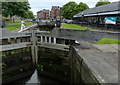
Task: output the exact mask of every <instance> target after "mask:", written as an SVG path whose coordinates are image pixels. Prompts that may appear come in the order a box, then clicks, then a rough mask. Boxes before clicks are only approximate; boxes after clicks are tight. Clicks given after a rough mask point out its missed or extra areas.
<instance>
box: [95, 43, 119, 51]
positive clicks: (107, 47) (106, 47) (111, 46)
mask: <svg viewBox="0 0 120 85" xmlns="http://www.w3.org/2000/svg"><path fill="white" fill-rule="evenodd" d="M93 46H95V47H97V49H99V50H101V51H102V52H118V51H120V48H119V46H120V44H93Z"/></svg>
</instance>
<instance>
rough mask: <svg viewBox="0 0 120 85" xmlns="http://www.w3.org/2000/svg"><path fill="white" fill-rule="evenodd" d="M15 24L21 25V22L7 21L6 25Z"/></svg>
mask: <svg viewBox="0 0 120 85" xmlns="http://www.w3.org/2000/svg"><path fill="white" fill-rule="evenodd" d="M14 23H20V21H15V22H12V21H7V22H5V24H14Z"/></svg>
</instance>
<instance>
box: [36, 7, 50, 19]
mask: <svg viewBox="0 0 120 85" xmlns="http://www.w3.org/2000/svg"><path fill="white" fill-rule="evenodd" d="M37 16H38V18H39V19H49V18H50V11H49V10H46V9H43V10H41V11H38V12H37Z"/></svg>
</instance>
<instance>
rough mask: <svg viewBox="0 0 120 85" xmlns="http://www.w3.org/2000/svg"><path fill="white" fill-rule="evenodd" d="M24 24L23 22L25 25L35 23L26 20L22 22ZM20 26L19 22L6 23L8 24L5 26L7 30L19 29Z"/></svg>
mask: <svg viewBox="0 0 120 85" xmlns="http://www.w3.org/2000/svg"><path fill="white" fill-rule="evenodd" d="M24 24H25V26H26V27H28V26H30V25H33V24H35V23H32V22H26V23H24ZM20 27H21V24H15V25H8V26H6V28H7V29H8V30H10V31H14V30H18V29H20Z"/></svg>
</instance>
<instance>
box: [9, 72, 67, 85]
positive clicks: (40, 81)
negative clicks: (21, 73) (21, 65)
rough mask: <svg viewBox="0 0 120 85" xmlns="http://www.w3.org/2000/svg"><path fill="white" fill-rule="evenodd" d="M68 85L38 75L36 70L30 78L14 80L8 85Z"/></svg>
mask: <svg viewBox="0 0 120 85" xmlns="http://www.w3.org/2000/svg"><path fill="white" fill-rule="evenodd" d="M13 84H14V85H33V84H34V85H48V84H51V85H69V84H67V83H65V82H61V81H58V80H56V79H52V78H49V77H47V76H43V75H39V76H38V73H37V70H35V71H34V73H33V74H32V75H31V76H28V77H25V78H22V79H19V80H16V81H14V82H11V83H9V85H13Z"/></svg>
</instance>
